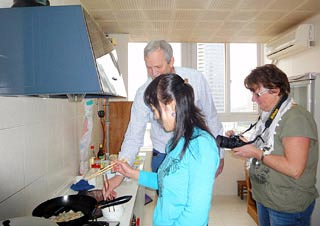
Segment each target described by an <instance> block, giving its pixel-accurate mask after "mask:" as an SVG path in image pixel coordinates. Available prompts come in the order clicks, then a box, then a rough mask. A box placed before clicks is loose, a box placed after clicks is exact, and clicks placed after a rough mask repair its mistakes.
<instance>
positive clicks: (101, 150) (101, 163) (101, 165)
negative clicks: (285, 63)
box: [97, 144, 105, 168]
mask: <svg viewBox="0 0 320 226" xmlns="http://www.w3.org/2000/svg"><path fill="white" fill-rule="evenodd" d="M97 157H98V158H99V160H100V168H103V167H104V160H105V155H104V151H103V145H102V144H100V145H99V151H98V154H97Z"/></svg>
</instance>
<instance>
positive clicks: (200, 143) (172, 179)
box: [113, 74, 220, 226]
mask: <svg viewBox="0 0 320 226" xmlns="http://www.w3.org/2000/svg"><path fill="white" fill-rule="evenodd" d="M144 98H145V102H146V104H147V105H148V106H150V108H151V109H152V111H153V114H154V117H155V119H157V120H158V121H159V123H160V124H161V125H162V126H163V128H164V129H165V130H166V131H168V132H171V131H172V132H173V133H174V136H173V138H172V139H171V140H170V141H169V143H168V144H167V147H166V153H167V156H166V158H165V160H164V161H163V163H162V164H161V166H160V168H159V170H158V172H157V173H153V172H146V171H139V170H136V169H133V168H132V167H130V166H129V165H128V164H127V163H125V162H123V161H115V162H116V163H117V164H116V165H115V166H114V168H113V170H114V171H117V172H120V173H121V174H123V175H124V176H127V177H131V178H133V179H137V180H138V183H139V184H140V185H143V186H146V187H149V188H152V189H156V190H159V197H158V201H157V205H156V207H155V210H154V215H153V225H154V226H166V225H180V226H188V225H190V226H202V225H207V224H208V220H209V217H208V216H209V211H210V207H211V198H212V188H213V184H214V180H215V173H216V170H217V168H218V166H219V160H220V157H219V149H218V147H217V145H216V142H215V139H214V137H213V135H212V134H211V132H210V131H209V129H208V127H207V125H206V123H205V120H204V117H203V115H202V114H201V112H200V110H199V109H198V108H197V107H196V106H195V105H194V93H193V89H192V87H191V86H190V85H189V84H188V83H187V81H185V80H183V79H182V78H181V77H180V76H178V75H176V74H163V75H160V76H158V77H157V78H155V79H154V80H153V81H152V82H151V83H150V85H149V86H148V87H147V89H146V91H145V94H144Z"/></svg>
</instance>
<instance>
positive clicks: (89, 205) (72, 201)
mask: <svg viewBox="0 0 320 226" xmlns="http://www.w3.org/2000/svg"><path fill="white" fill-rule="evenodd" d="M131 198H132V196H131V195H127V196H121V197H118V198H116V199H113V200H110V201H101V202H99V203H98V202H97V200H96V199H95V198H93V197H91V196H87V195H65V196H61V197H57V198H53V199H50V200H47V201H45V202H43V203H41V204H40V205H39V206H37V207H36V208H35V209H34V210H33V212H32V216H35V217H44V218H49V217H51V216H53V215H58V214H59V213H62V212H63V211H66V212H68V211H70V210H73V211H75V212H76V211H81V212H82V213H84V216H83V217H80V218H78V219H75V220H71V221H68V222H59V223H57V224H58V225H60V226H73V225H77V226H79V225H82V224H84V223H86V222H87V221H88V220H89V219H93V218H94V216H95V213H96V211H97V210H98V209H99V208H100V209H103V208H106V207H110V206H115V205H120V204H123V203H126V202H128V201H130V199H131Z"/></svg>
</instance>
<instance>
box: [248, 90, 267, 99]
mask: <svg viewBox="0 0 320 226" xmlns="http://www.w3.org/2000/svg"><path fill="white" fill-rule="evenodd" d="M269 90H270V89H263V90H261V91H260V92H259V93H254V92H252V95H254V96H255V97H256V98H259V97H261V96H262V95H263V94H265V93H267V92H269Z"/></svg>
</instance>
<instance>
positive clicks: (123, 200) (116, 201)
mask: <svg viewBox="0 0 320 226" xmlns="http://www.w3.org/2000/svg"><path fill="white" fill-rule="evenodd" d="M131 198H132V195H125V196H120V197H118V198H115V199H112V200H108V201H100V202H99V203H98V208H100V209H103V208H106V207H110V206H117V205H120V204H124V203H126V202H129V201H130V200H131Z"/></svg>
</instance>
